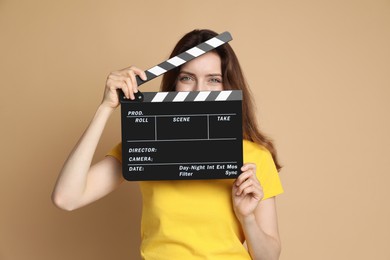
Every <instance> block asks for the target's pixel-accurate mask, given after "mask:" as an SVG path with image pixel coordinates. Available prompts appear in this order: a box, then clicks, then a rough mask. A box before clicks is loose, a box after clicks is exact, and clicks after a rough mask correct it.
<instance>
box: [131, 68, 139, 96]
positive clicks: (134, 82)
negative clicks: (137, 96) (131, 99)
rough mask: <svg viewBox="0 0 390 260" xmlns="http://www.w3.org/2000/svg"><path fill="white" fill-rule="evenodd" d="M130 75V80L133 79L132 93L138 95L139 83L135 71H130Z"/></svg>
mask: <svg viewBox="0 0 390 260" xmlns="http://www.w3.org/2000/svg"><path fill="white" fill-rule="evenodd" d="M129 73H130V79H131V84H132V91H133V92H134V93H137V92H138V83H137V79H136V78H135V73H134V71H133V70H130V71H129Z"/></svg>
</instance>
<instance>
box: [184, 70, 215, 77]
mask: <svg viewBox="0 0 390 260" xmlns="http://www.w3.org/2000/svg"><path fill="white" fill-rule="evenodd" d="M180 74H188V75H191V76H196V75H195V74H194V73H191V72H188V71H185V70H182V71H180ZM206 76H207V77H215V76H218V77H222V74H221V73H210V74H207V75H206Z"/></svg>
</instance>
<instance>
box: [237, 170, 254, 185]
mask: <svg viewBox="0 0 390 260" xmlns="http://www.w3.org/2000/svg"><path fill="white" fill-rule="evenodd" d="M252 176H255V173H254V172H253V170H247V171H245V172H243V173H241V174H240V176H238V178H237V180H236V185H237V186H240V185H241V184H242V183H243V182H244V181H246V180H247V179H248V178H251V177H252Z"/></svg>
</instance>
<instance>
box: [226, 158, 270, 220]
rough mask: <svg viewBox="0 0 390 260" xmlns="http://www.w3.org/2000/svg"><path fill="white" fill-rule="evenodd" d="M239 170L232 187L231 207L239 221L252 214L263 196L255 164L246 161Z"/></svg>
mask: <svg viewBox="0 0 390 260" xmlns="http://www.w3.org/2000/svg"><path fill="white" fill-rule="evenodd" d="M241 171H242V173H241V174H240V176H239V177H238V178H237V180H236V181H235V182H234V183H233V188H232V198H233V209H234V212H235V214H236V216H237V218H238V220H240V221H242V220H244V219H245V218H247V217H250V216H252V215H254V212H255V209H256V208H257V206H258V205H259V203H260V201H261V200H262V199H263V197H264V194H263V188H262V187H261V185H260V182H259V180H258V179H257V177H256V165H255V164H253V163H246V164H244V165H243V166H242V167H241Z"/></svg>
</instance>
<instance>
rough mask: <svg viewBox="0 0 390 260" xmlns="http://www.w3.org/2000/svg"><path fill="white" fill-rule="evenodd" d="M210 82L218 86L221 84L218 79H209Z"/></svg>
mask: <svg viewBox="0 0 390 260" xmlns="http://www.w3.org/2000/svg"><path fill="white" fill-rule="evenodd" d="M210 82H211V83H213V84H219V83H222V80H221V79H220V78H211V79H210Z"/></svg>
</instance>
